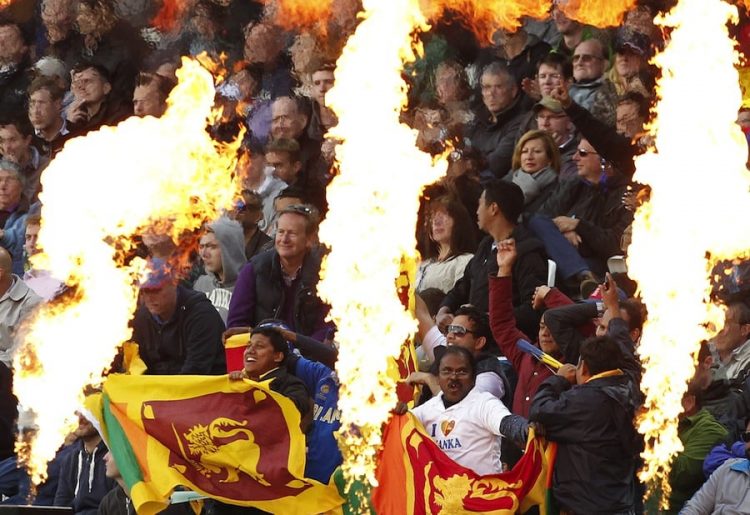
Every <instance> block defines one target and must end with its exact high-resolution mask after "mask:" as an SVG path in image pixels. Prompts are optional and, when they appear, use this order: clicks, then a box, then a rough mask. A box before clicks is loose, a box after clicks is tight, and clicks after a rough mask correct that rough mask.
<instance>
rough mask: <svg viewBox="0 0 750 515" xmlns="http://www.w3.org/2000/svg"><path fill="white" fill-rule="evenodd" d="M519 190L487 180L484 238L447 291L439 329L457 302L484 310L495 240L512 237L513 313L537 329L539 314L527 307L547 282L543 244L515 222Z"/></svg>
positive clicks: (481, 215) (482, 204) (482, 202)
mask: <svg viewBox="0 0 750 515" xmlns="http://www.w3.org/2000/svg"><path fill="white" fill-rule="evenodd" d="M523 202H524V199H523V192H522V191H521V188H519V187H518V186H516V185H515V184H513V183H510V182H507V181H492V182H490V183H488V184H487V186H486V187H485V189H484V192H483V193H482V196H481V197H480V199H479V208H478V209H477V218H478V220H479V227H480V229H482V230H484V231H486V232H487V233H488V234H489V236H487V237H486V238H485V239H484V240H482V241H481V242H480V244H479V248H478V249H477V252H476V253H475V254H474V257H473V258H472V259H471V261H469V264H467V265H466V269H465V270H464V274H463V276H462V277H461V279H459V280H458V281H457V282H456V285H455V286H454V287H453V289H452V290H451V291H449V292H448V295H446V297H445V299H444V300H443V304H442V306H441V307H440V311H439V312H438V315H437V318H436V319H437V323H438V326H440V327H441V328H444V327H446V326H447V325H448V324H450V323H451V320H452V318H453V315H452V313H454V312H455V310H456V309H458V307H459V306H461V305H462V304H467V303H468V304H471V305H473V306H474V307H476V308H477V309H479V310H480V311H483V312H487V310H488V303H489V294H488V279H487V278H488V277H489V276H492V275H495V274H496V273H497V262H496V260H495V259H494V254H495V251H496V249H497V245H498V243H499V242H501V241H503V240H506V239H508V238H514V239H515V240H516V245H517V248H518V260H517V261H516V263H515V265H514V266H513V275H514V277H513V281H512V288H513V313H514V316H515V317H516V320H517V321H518V324H519V327H520V328H521V329H522V330H523V331H524V332H527V333H531V334H535V333H536V332H537V330H538V327H539V315H538V314H537V313H536V312H535V311H534V309H533V308H532V307H531V298H532V296H533V294H534V290H535V289H536V287H537V286H539V285H542V284H544V283H545V282H546V281H547V256H546V254H545V253H544V249H543V245H542V243H541V242H540V241H539V240H537V239H536V238H534V237H533V236H531V234H530V233H529V232H528V231H527V230H526V229H525V228H524V227H523V226H521V225H518V223H517V220H518V218H519V217H520V216H521V213H522V211H523Z"/></svg>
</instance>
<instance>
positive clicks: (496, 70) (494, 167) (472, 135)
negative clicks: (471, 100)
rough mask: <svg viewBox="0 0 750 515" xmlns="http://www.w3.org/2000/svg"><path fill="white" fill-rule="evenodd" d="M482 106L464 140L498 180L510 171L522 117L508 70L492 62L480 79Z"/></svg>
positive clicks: (515, 88) (520, 106) (522, 112)
mask: <svg viewBox="0 0 750 515" xmlns="http://www.w3.org/2000/svg"><path fill="white" fill-rule="evenodd" d="M480 84H481V88H482V106H481V107H480V108H479V112H478V113H477V117H476V121H475V122H474V123H473V124H472V125H470V126H469V127H468V128H467V131H466V138H467V139H468V140H469V141H470V142H471V146H472V147H473V148H476V149H477V150H479V151H480V152H481V154H482V156H484V158H485V159H486V160H487V162H488V163H489V169H490V171H491V172H492V174H493V175H494V176H495V177H496V178H498V179H500V178H502V177H503V176H504V175H505V174H507V173H508V172H509V171H510V168H511V161H512V158H513V148H514V146H515V139H516V133H517V132H518V128H519V127H520V125H521V122H522V121H523V117H524V109H523V102H522V101H521V98H522V95H519V92H518V84H517V82H516V79H515V78H514V77H513V75H512V74H511V73H510V71H508V68H507V67H506V66H505V65H504V64H502V63H500V62H493V63H491V64H488V65H487V66H485V68H484V70H483V71H482V77H481V79H480Z"/></svg>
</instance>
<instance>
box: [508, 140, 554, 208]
mask: <svg viewBox="0 0 750 515" xmlns="http://www.w3.org/2000/svg"><path fill="white" fill-rule="evenodd" d="M559 173H560V151H559V150H558V148H557V145H556V144H555V142H554V140H553V139H552V138H551V137H550V135H549V134H547V133H546V132H544V131H538V130H534V131H529V132H527V133H526V134H524V135H523V136H521V139H519V140H518V144H517V145H516V148H515V150H514V151H513V172H511V173H510V175H508V176H507V178H508V179H509V180H510V181H512V182H513V183H515V184H517V185H518V186H519V187H520V188H521V190H522V191H523V196H524V211H525V212H531V213H533V212H535V211H536V210H537V209H538V208H539V206H541V205H542V203H544V201H545V200H546V199H547V197H549V195H550V193H552V191H554V189H555V186H556V185H557V178H558V174H559Z"/></svg>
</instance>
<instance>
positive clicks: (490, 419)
mask: <svg viewBox="0 0 750 515" xmlns="http://www.w3.org/2000/svg"><path fill="white" fill-rule="evenodd" d="M437 368H438V383H439V385H440V393H439V394H438V395H435V396H434V397H433V398H432V399H430V400H429V401H427V402H426V403H425V404H422V405H421V406H418V407H416V408H414V409H413V410H412V413H413V414H414V416H415V417H416V418H417V419H419V421H420V422H421V423H422V425H423V426H424V428H425V429H426V431H427V434H428V435H429V436H430V438H432V439H433V441H434V442H435V443H436V444H437V445H438V447H440V448H441V449H442V450H443V452H445V454H446V455H448V457H449V458H451V459H452V460H453V461H455V462H456V463H458V464H459V465H462V466H464V467H466V468H469V469H471V470H473V471H474V472H476V473H477V474H480V475H485V474H497V473H500V472H502V462H501V459H502V456H501V451H500V444H501V437H502V436H506V437H508V438H510V439H511V440H513V441H525V435H524V432H525V429H526V424H525V422H524V421H523V420H521V419H519V417H517V416H514V415H511V414H510V412H509V411H508V408H506V407H505V406H504V405H503V403H502V402H500V400H499V399H498V398H497V397H495V396H494V395H492V394H490V393H488V392H481V391H479V390H478V389H477V388H474V384H475V380H476V363H475V361H474V357H473V356H472V354H471V352H469V351H468V350H467V349H465V348H463V347H459V346H456V345H452V346H450V347H446V349H445V352H444V353H443V355H442V356H441V357H440V359H438V361H437ZM449 420H450V421H451V422H447V421H449Z"/></svg>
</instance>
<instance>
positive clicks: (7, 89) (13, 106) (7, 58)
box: [0, 20, 31, 114]
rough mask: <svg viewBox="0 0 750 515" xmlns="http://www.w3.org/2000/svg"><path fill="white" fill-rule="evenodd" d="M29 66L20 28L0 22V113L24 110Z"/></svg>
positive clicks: (27, 47) (26, 48) (11, 23)
mask: <svg viewBox="0 0 750 515" xmlns="http://www.w3.org/2000/svg"><path fill="white" fill-rule="evenodd" d="M30 66H31V63H30V61H29V46H28V43H27V42H26V39H25V37H24V34H23V32H22V31H21V27H20V26H19V25H18V24H16V23H13V22H11V21H7V20H5V21H3V20H0V113H5V114H7V113H11V112H17V111H23V110H24V108H25V100H26V89H27V88H28V86H29V82H30V77H29V74H28V68H29V67H30Z"/></svg>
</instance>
